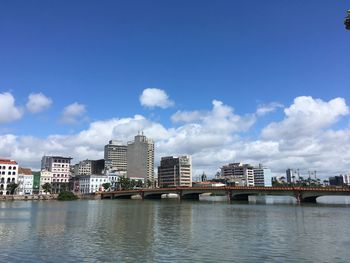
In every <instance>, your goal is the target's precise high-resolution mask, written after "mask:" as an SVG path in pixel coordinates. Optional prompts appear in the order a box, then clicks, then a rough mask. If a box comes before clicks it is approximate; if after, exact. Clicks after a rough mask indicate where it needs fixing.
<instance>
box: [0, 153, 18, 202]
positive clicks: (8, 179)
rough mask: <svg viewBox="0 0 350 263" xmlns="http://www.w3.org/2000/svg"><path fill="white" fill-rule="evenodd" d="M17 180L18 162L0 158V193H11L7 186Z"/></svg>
mask: <svg viewBox="0 0 350 263" xmlns="http://www.w3.org/2000/svg"><path fill="white" fill-rule="evenodd" d="M17 182H18V164H17V162H16V161H14V160H8V159H0V195H9V194H11V189H10V188H9V187H8V186H9V184H11V183H16V184H17Z"/></svg>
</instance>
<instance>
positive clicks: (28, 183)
mask: <svg viewBox="0 0 350 263" xmlns="http://www.w3.org/2000/svg"><path fill="white" fill-rule="evenodd" d="M33 179H34V176H33V173H32V170H31V169H29V168H22V167H19V168H18V187H17V189H16V191H17V194H19V195H32V194H33Z"/></svg>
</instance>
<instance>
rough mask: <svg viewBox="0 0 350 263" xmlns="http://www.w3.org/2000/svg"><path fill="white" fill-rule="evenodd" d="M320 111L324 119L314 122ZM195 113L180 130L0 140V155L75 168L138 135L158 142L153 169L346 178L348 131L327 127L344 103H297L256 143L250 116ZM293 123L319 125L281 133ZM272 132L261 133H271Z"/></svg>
mask: <svg viewBox="0 0 350 263" xmlns="http://www.w3.org/2000/svg"><path fill="white" fill-rule="evenodd" d="M319 111H320V112H321V113H322V114H321V115H324V116H323V117H324V118H323V119H324V120H320V119H322V118H321V117H319V114H320V113H319ZM194 112H197V113H196V116H195V118H193V119H192V120H181V121H182V122H183V123H182V124H180V125H179V126H178V127H170V128H166V127H164V126H163V125H162V124H161V123H158V122H156V121H152V120H150V119H148V118H146V117H144V116H142V115H135V116H133V117H129V118H113V119H108V120H100V121H95V122H92V123H90V125H89V127H88V128H86V129H84V130H82V131H80V132H78V133H76V134H71V135H50V136H48V137H47V138H36V137H31V136H16V135H13V134H7V135H0V156H2V157H8V158H12V159H16V160H17V161H19V162H20V164H21V165H23V166H29V167H33V168H39V167H40V158H41V156H42V155H43V154H60V155H68V156H72V157H73V158H74V160H73V163H75V162H78V161H80V160H83V159H87V158H89V159H98V158H103V147H104V145H105V144H107V143H108V140H110V139H119V140H122V141H124V143H126V142H127V141H129V140H132V139H133V137H134V135H136V134H137V133H138V131H144V134H145V135H146V136H147V137H150V138H153V139H154V141H155V143H156V157H155V165H158V164H159V160H160V157H162V156H167V155H180V154H191V155H192V161H193V170H194V176H196V175H198V174H199V173H202V172H203V171H205V172H206V173H207V174H208V175H209V176H211V175H213V174H215V172H216V171H217V169H218V168H220V166H222V165H223V164H226V163H229V162H234V161H242V162H245V163H252V164H258V163H263V164H264V165H267V166H269V167H270V168H271V169H272V171H273V172H274V173H275V174H276V175H282V174H284V173H285V170H286V169H287V168H293V169H300V172H301V175H304V176H305V175H307V172H308V170H310V171H314V170H316V171H317V174H318V175H319V176H321V177H322V176H323V177H328V176H331V175H336V174H340V173H348V172H350V171H349V170H348V169H349V167H350V151H349V149H348V146H349V145H350V127H345V128H339V127H338V129H334V127H333V126H332V125H333V124H336V122H337V121H338V120H339V119H340V118H342V117H343V118H344V116H346V115H347V114H348V106H347V105H346V103H345V100H344V99H341V98H337V99H333V100H330V101H323V100H320V99H314V98H311V97H299V98H296V99H295V100H294V102H293V103H292V104H291V105H289V106H287V107H286V108H285V117H284V119H282V120H280V121H279V122H274V123H273V125H277V126H276V129H282V130H283V132H280V131H278V130H276V131H274V133H272V131H271V133H269V136H266V135H265V134H263V132H262V134H261V136H258V138H250V137H249V136H244V135H245V134H244V132H246V131H248V130H249V129H250V127H252V125H254V123H255V121H256V118H257V116H256V115H257V114H255V113H253V114H248V115H244V116H241V115H238V114H236V113H235V112H234V109H233V108H232V107H231V106H229V105H226V104H224V103H223V102H221V101H217V100H214V101H213V102H212V108H211V109H210V110H208V111H204V110H199V111H194ZM304 115H306V116H304ZM326 115H327V116H326ZM329 115H331V116H329ZM310 116H311V117H310ZM294 118H298V119H301V121H302V124H305V123H307V121H308V120H309V118H311V119H313V118H317V121H316V120H314V122H312V128H309V127H308V129H306V131H307V132H305V131H304V130H303V129H304V128H303V127H299V129H301V131H300V133H298V131H299V129H294V128H293V129H294V130H293V134H292V135H290V134H289V133H286V132H285V131H286V130H290V128H291V127H289V126H286V125H287V124H288V125H292V124H293V125H297V124H298V122H297V121H296V120H295V121H293V122H292V121H291V120H290V119H294ZM180 119H181V118H180ZM287 120H288V121H287ZM289 123H291V124H289ZM271 125H272V124H270V125H267V126H266V127H265V128H264V129H263V131H266V130H269V129H271ZM300 125H301V124H300ZM242 134H243V136H242ZM294 136H296V137H294Z"/></svg>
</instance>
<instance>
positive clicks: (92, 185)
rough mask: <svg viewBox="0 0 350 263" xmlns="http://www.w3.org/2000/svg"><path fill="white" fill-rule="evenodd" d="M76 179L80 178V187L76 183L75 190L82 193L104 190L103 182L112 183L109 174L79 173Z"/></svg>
mask: <svg viewBox="0 0 350 263" xmlns="http://www.w3.org/2000/svg"><path fill="white" fill-rule="evenodd" d="M75 180H79V187H78V189H77V184H75V190H76V191H78V192H80V193H82V194H92V193H95V192H98V191H103V190H104V188H103V186H102V185H103V184H105V183H110V181H109V180H108V176H107V175H97V174H92V175H78V176H76V177H75Z"/></svg>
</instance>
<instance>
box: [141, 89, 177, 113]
mask: <svg viewBox="0 0 350 263" xmlns="http://www.w3.org/2000/svg"><path fill="white" fill-rule="evenodd" d="M140 103H141V105H142V106H145V107H148V108H154V107H159V108H162V109H166V108H169V107H171V106H173V105H174V102H173V101H172V100H170V98H169V96H168V94H166V92H165V91H164V90H162V89H156V88H148V89H144V90H143V92H142V94H141V96H140Z"/></svg>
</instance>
